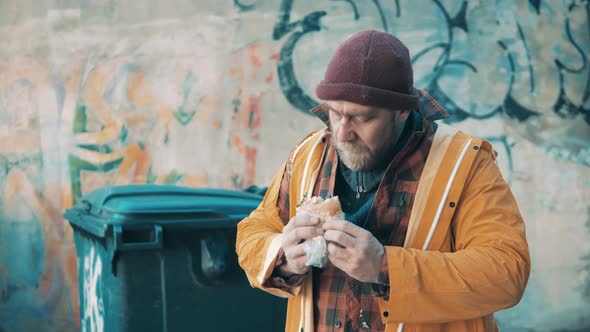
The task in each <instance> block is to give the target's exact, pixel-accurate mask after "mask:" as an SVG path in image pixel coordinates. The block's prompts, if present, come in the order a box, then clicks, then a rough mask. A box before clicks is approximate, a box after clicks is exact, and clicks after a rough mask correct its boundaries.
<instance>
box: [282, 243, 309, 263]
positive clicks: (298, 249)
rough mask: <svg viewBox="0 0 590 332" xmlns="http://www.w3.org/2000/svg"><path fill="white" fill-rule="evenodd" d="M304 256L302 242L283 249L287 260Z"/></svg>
mask: <svg viewBox="0 0 590 332" xmlns="http://www.w3.org/2000/svg"><path fill="white" fill-rule="evenodd" d="M304 256H305V250H304V249H303V244H300V245H298V246H293V247H291V248H289V249H288V250H287V251H285V257H286V258H287V261H293V260H297V259H298V258H300V257H304Z"/></svg>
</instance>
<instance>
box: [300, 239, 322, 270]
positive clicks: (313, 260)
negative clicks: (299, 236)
mask: <svg viewBox="0 0 590 332" xmlns="http://www.w3.org/2000/svg"><path fill="white" fill-rule="evenodd" d="M303 250H304V251H305V255H306V256H307V261H306V262H305V265H307V266H315V267H319V268H322V267H324V266H325V265H326V263H327V262H328V248H327V246H326V240H325V239H324V237H323V236H316V237H314V238H312V239H309V240H307V241H305V242H303Z"/></svg>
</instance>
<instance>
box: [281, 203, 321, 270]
mask: <svg viewBox="0 0 590 332" xmlns="http://www.w3.org/2000/svg"><path fill="white" fill-rule="evenodd" d="M319 223H320V219H319V218H317V217H310V216H309V215H307V214H302V215H298V216H295V217H293V218H291V220H290V221H289V223H288V224H287V225H286V226H285V227H284V228H283V251H284V252H285V258H286V259H287V263H286V264H284V265H282V266H280V267H279V269H280V270H281V272H283V273H288V274H304V273H306V272H307V271H309V269H310V268H311V267H310V266H306V265H305V262H306V261H307V256H306V255H305V250H304V249H303V242H305V241H306V240H309V239H311V238H314V237H316V236H322V235H323V234H324V230H323V229H322V228H321V227H319Z"/></svg>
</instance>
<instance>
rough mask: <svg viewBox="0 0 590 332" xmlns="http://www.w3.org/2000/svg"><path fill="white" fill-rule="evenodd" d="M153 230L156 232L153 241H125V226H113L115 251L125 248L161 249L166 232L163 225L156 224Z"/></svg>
mask: <svg viewBox="0 0 590 332" xmlns="http://www.w3.org/2000/svg"><path fill="white" fill-rule="evenodd" d="M153 232H154V234H155V236H154V239H153V240H151V241H142V242H125V241H124V240H123V227H122V226H121V225H114V226H113V233H114V237H115V248H114V251H115V252H116V251H125V250H142V249H161V248H162V243H163V242H164V241H163V240H164V232H163V231H162V226H160V225H154V228H153Z"/></svg>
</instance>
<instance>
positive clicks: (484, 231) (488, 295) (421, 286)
mask: <svg viewBox="0 0 590 332" xmlns="http://www.w3.org/2000/svg"><path fill="white" fill-rule="evenodd" d="M328 134H329V133H328V132H327V131H326V130H322V131H318V132H315V133H312V134H311V135H309V136H308V137H307V138H306V139H305V140H304V141H303V142H302V143H300V144H299V145H298V146H297V148H296V153H294V159H293V163H292V169H291V170H290V171H291V172H292V173H291V187H290V191H289V194H290V195H289V197H290V200H291V201H290V217H293V216H295V207H296V206H297V203H299V201H300V200H301V197H302V195H303V193H304V192H311V189H312V188H310V184H313V183H315V180H316V179H317V172H318V170H319V169H320V166H321V165H320V164H321V157H322V155H323V152H324V148H325V147H324V146H323V145H324V144H325V143H322V140H321V138H322V137H323V136H324V135H328ZM495 157H496V154H495V152H494V151H493V149H492V147H491V145H490V144H489V143H488V142H486V141H482V140H480V139H477V138H475V137H472V136H470V135H467V134H465V133H463V132H460V131H457V130H454V129H452V128H451V127H449V126H446V125H443V124H439V125H438V129H437V131H436V133H435V136H434V140H433V143H432V147H431V150H430V153H429V155H428V159H427V161H426V164H425V166H424V170H423V172H422V176H421V178H420V182H419V184H418V189H417V192H416V198H415V200H414V205H413V207H412V211H411V214H410V223H409V226H408V231H407V235H406V239H405V243H404V246H403V247H393V246H385V252H386V255H387V263H388V267H389V286H390V293H389V295H388V296H386V297H384V298H379V306H380V310H381V318H382V320H383V322H384V323H385V324H386V331H404V332H410V331H424V332H426V331H433V332H434V331H453V332H461V331H497V326H496V323H495V321H494V318H493V313H494V312H496V311H499V310H501V309H505V308H508V307H511V306H514V305H515V304H517V303H518V302H519V301H520V298H521V297H522V294H523V292H524V289H525V286H526V283H527V280H528V276H529V272H530V257H529V252H528V246H527V242H526V237H525V225H524V222H523V219H522V217H521V215H520V212H519V210H518V207H517V204H516V202H515V199H514V197H513V195H512V192H511V191H510V189H509V187H508V185H507V183H506V182H505V181H504V179H503V177H502V175H501V173H500V171H499V169H498V167H497V165H496V161H495ZM284 171H285V166H284V165H283V167H281V169H280V170H279V172H278V173H277V174H276V175H275V177H274V179H273V180H272V182H271V184H270V186H269V188H268V190H267V193H266V195H265V197H264V199H263V201H262V203H261V204H260V206H259V207H258V208H257V209H256V210H254V211H253V212H252V213H251V214H250V216H249V217H247V218H245V219H244V220H242V221H241V222H240V223H239V224H238V234H237V242H236V251H237V254H238V258H239V263H240V266H241V267H242V268H243V269H244V271H245V272H246V275H247V277H248V280H249V282H250V284H251V285H252V286H253V287H258V288H261V289H263V290H265V291H267V292H269V293H271V294H274V295H277V296H282V297H288V308H287V321H286V328H285V330H286V331H287V332H301V331H303V332H312V331H313V329H314V324H313V292H312V274H311V273H308V275H307V276H306V279H305V281H304V282H303V284H301V285H299V286H296V287H291V288H284V289H280V288H272V287H267V286H265V282H266V281H267V279H268V278H269V277H270V276H271V273H272V272H273V269H274V267H275V264H276V262H277V260H278V259H279V255H280V252H281V236H282V229H283V223H282V221H281V219H280V217H279V211H278V208H277V206H276V202H277V198H278V193H279V187H280V183H281V179H282V176H283V172H284Z"/></svg>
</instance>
